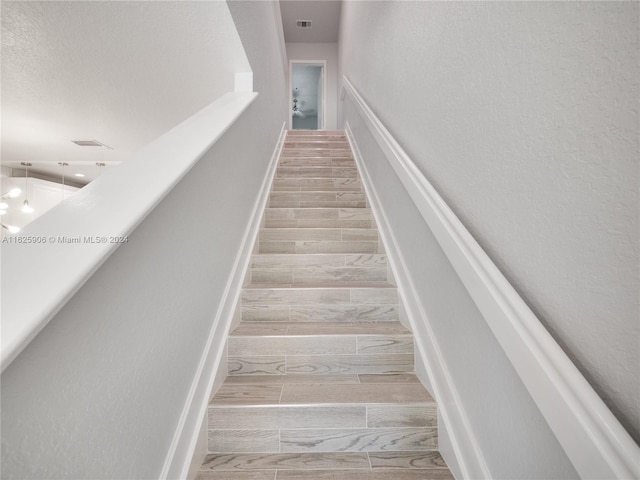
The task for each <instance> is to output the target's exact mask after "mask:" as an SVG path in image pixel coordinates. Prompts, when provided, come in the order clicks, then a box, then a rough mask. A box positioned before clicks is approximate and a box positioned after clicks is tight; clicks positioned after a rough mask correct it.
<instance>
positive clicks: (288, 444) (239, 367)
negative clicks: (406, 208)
mask: <svg viewBox="0 0 640 480" xmlns="http://www.w3.org/2000/svg"><path fill="white" fill-rule="evenodd" d="M254 252H255V254H254V255H253V257H252V258H251V264H250V272H249V277H248V278H249V283H248V284H247V285H245V286H244V288H243V292H242V297H241V303H242V304H241V315H242V321H241V322H240V324H239V325H238V326H237V327H236V328H235V329H234V330H233V331H232V332H231V334H230V336H229V338H228V341H227V366H228V376H227V378H226V380H225V382H224V384H223V385H222V386H221V387H220V389H219V390H218V391H217V392H216V394H215V395H214V396H213V398H212V399H211V402H210V405H209V410H208V449H209V455H208V456H207V459H206V461H205V462H204V464H203V465H202V467H201V470H200V472H199V473H198V477H197V478H198V479H199V480H214V479H215V480H267V479H270V480H284V479H289V480H294V479H300V480H303V479H309V480H311V479H313V480H417V479H420V480H428V479H433V480H444V479H453V477H452V476H451V473H450V472H449V469H448V468H447V465H446V463H445V462H444V460H443V459H442V457H441V456H440V454H439V452H438V450H437V449H438V414H437V405H436V403H435V401H434V400H433V398H432V397H431V395H430V394H429V393H428V392H427V391H426V390H425V388H424V387H423V386H422V384H421V383H420V382H419V381H418V379H417V378H416V376H415V375H414V373H413V372H414V342H413V335H412V333H411V332H410V331H409V330H407V328H406V327H405V326H403V325H402V324H401V323H400V322H399V321H398V318H399V317H398V315H399V311H400V305H399V298H398V293H397V289H396V287H395V284H394V281H393V278H392V277H391V274H390V269H389V266H388V264H387V256H386V254H385V249H384V245H383V244H382V241H381V239H380V236H379V234H378V230H377V227H376V224H375V220H374V218H373V214H372V212H371V210H370V209H369V203H368V201H367V198H366V195H365V193H364V191H363V188H362V183H361V181H360V177H359V174H358V170H357V168H356V164H355V161H354V160H353V155H352V153H351V150H350V147H349V144H348V142H347V141H346V138H345V135H344V133H343V132H338V131H325V132H322V131H290V132H288V135H287V138H286V141H285V146H284V149H283V151H282V155H281V158H280V161H279V165H278V167H277V170H276V175H275V179H274V182H273V185H272V190H271V193H270V195H269V201H268V204H267V208H266V209H265V212H264V217H263V223H262V227H261V229H260V232H259V237H258V242H257V245H256V248H255V250H254Z"/></svg>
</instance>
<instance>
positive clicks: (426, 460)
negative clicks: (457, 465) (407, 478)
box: [369, 450, 447, 469]
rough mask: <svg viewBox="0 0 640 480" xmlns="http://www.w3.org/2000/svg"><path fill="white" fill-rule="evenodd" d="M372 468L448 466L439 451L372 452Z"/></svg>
mask: <svg viewBox="0 0 640 480" xmlns="http://www.w3.org/2000/svg"><path fill="white" fill-rule="evenodd" d="M369 460H370V461H371V467H372V468H374V469H377V468H394V469H395V468H399V469H407V468H429V469H430V468H438V469H442V468H447V464H446V462H445V461H444V459H443V458H442V456H441V455H440V453H439V452H438V451H437V450H432V451H427V452H372V453H370V454H369Z"/></svg>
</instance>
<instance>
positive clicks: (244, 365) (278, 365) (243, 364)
mask: <svg viewBox="0 0 640 480" xmlns="http://www.w3.org/2000/svg"><path fill="white" fill-rule="evenodd" d="M227 372H228V374H229V375H284V373H285V363H284V356H281V357H251V356H246V357H228V358H227Z"/></svg>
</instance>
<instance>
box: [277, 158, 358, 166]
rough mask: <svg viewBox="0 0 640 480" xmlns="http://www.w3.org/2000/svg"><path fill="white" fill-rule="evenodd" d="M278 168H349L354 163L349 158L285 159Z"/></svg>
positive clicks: (354, 163) (354, 164)
mask: <svg viewBox="0 0 640 480" xmlns="http://www.w3.org/2000/svg"><path fill="white" fill-rule="evenodd" d="M278 166H280V167H322V166H324V167H350V168H356V162H355V160H354V159H353V158H349V157H287V158H283V159H281V160H280V162H279V163H278Z"/></svg>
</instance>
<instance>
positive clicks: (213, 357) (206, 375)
mask: <svg viewBox="0 0 640 480" xmlns="http://www.w3.org/2000/svg"><path fill="white" fill-rule="evenodd" d="M285 134H286V123H285V124H283V125H282V130H281V132H280V137H279V139H278V143H277V145H276V148H275V149H274V151H273V155H272V157H271V160H270V162H269V167H268V169H267V173H266V175H265V177H264V180H263V182H262V185H261V187H260V192H259V194H258V196H257V198H256V202H255V204H254V206H253V210H252V212H251V216H250V217H249V222H248V224H247V227H246V229H245V232H244V235H243V237H242V242H241V243H240V247H239V248H238V252H237V254H236V258H235V261H234V264H233V268H232V270H231V274H230V275H229V279H228V281H227V284H226V287H225V291H224V294H223V297H222V301H221V302H220V305H219V307H218V311H217V312H216V315H215V318H214V320H213V322H212V327H211V330H210V333H209V338H208V339H207V343H206V347H205V349H204V351H203V353H202V357H201V359H200V363H199V365H198V369H197V370H196V374H195V376H194V378H193V381H192V383H191V388H190V390H189V394H188V396H187V400H186V401H185V404H184V408H183V410H182V415H181V416H180V421H179V422H178V426H177V428H176V431H175V434H174V437H173V441H172V442H171V446H170V447H169V451H168V452H167V456H166V459H165V463H164V466H163V468H162V472H161V474H160V477H159V478H160V479H161V480H165V479H166V480H174V479H175V480H177V479H186V478H193V477H194V476H195V472H197V470H198V467H200V465H202V461H203V459H204V458H203V455H202V452H201V450H202V448H201V446H202V442H203V435H204V437H205V440H204V441H205V444H206V419H207V406H208V405H209V399H210V398H211V394H212V393H213V388H214V386H215V384H216V378H218V383H219V379H220V376H221V375H222V377H224V375H223V374H224V373H225V372H221V369H220V367H221V366H224V353H225V351H226V350H225V345H226V341H227V336H228V335H229V330H230V328H231V324H232V322H233V317H234V314H235V312H236V308H237V305H238V302H239V300H240V294H241V289H242V284H243V281H244V278H245V275H246V272H247V270H248V268H249V262H250V260H251V253H252V251H253V246H254V243H255V241H256V238H257V235H258V230H259V227H260V222H261V219H262V212H263V211H264V208H265V206H266V204H267V199H268V196H269V191H270V188H271V183H272V181H273V177H274V175H275V171H276V166H277V164H278V158H279V157H280V152H281V151H282V147H283V145H284V137H285ZM203 423H204V425H203ZM203 431H204V434H203ZM205 451H206V450H205Z"/></svg>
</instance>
